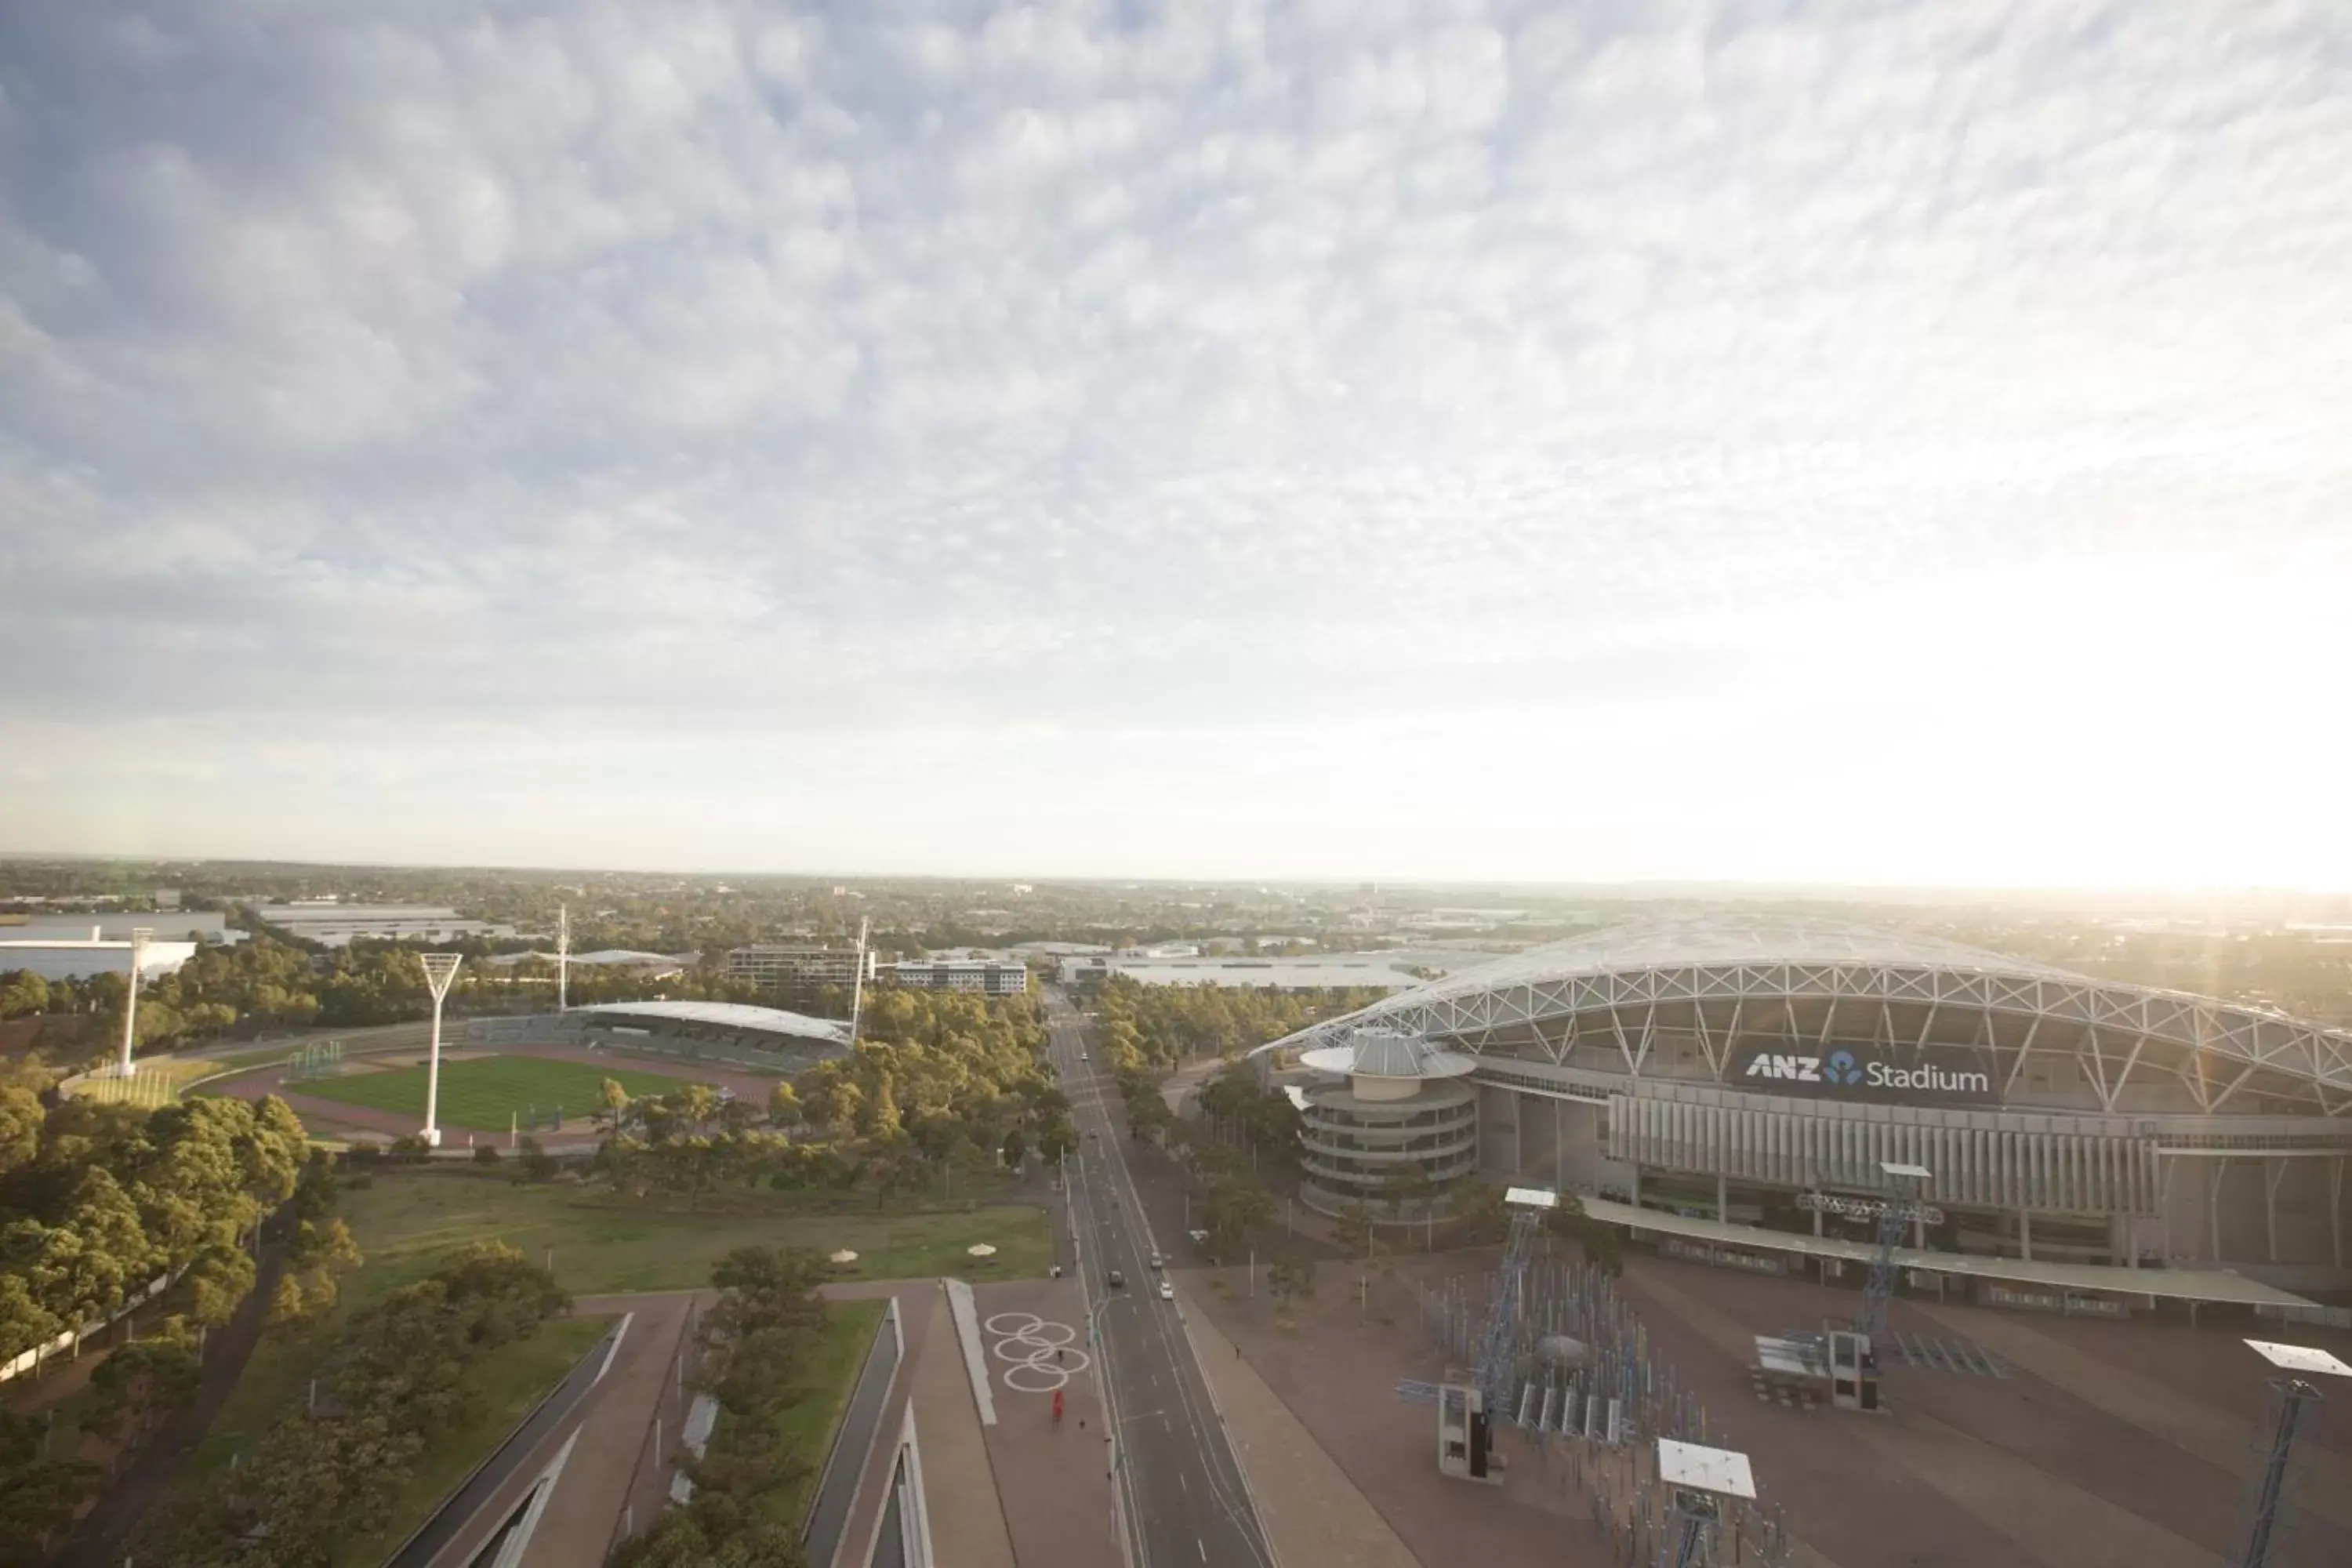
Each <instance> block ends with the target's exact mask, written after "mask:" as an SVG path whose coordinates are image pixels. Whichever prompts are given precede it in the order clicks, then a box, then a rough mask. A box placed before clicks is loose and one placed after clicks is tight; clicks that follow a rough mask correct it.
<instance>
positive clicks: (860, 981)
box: [849, 915, 874, 1047]
mask: <svg viewBox="0 0 2352 1568" xmlns="http://www.w3.org/2000/svg"><path fill="white" fill-rule="evenodd" d="M873 924H874V917H873V916H871V915H868V916H866V918H865V919H863V920H861V921H858V922H857V961H856V963H854V964H853V965H852V966H851V968H850V971H849V1043H850V1045H851V1046H852V1047H856V1044H857V1010H858V1007H859V1006H860V1005H862V1004H863V1003H864V1002H865V1000H866V931H867V929H868V928H869V927H871V926H872V925H873Z"/></svg>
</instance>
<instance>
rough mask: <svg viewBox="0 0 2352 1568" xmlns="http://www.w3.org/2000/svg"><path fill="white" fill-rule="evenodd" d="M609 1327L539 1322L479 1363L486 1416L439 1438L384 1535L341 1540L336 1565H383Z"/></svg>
mask: <svg viewBox="0 0 2352 1568" xmlns="http://www.w3.org/2000/svg"><path fill="white" fill-rule="evenodd" d="M612 1326H613V1325H612V1321H611V1320H609V1319H605V1318H558V1319H555V1320H553V1321H550V1322H546V1323H542V1324H541V1325H540V1330H539V1331H538V1332H537V1333H535V1334H533V1335H531V1336H530V1338H529V1339H527V1340H521V1341H519V1342H516V1343H514V1344H510V1345H507V1346H505V1347H503V1348H501V1349H500V1350H499V1351H498V1352H496V1353H495V1354H492V1355H489V1356H486V1357H484V1358H483V1359H482V1360H481V1361H480V1362H478V1363H476V1366H475V1369H474V1376H475V1379H476V1386H477V1387H478V1388H479V1389H480V1390H481V1393H482V1397H483V1404H482V1415H481V1418H480V1419H479V1420H478V1421H475V1422H474V1423H472V1424H471V1425H470V1426H460V1427H457V1428H456V1429H455V1430H453V1431H448V1432H439V1433H436V1434H435V1435H434V1436H433V1440H432V1442H431V1443H430V1444H429V1445H428V1446H427V1447H425V1452H424V1453H423V1454H421V1455H419V1456H418V1457H417V1460H416V1470H415V1474H413V1475H411V1476H410V1477H409V1478H408V1484H407V1485H406V1486H405V1487H403V1488H402V1489H401V1492H400V1498H399V1500H398V1501H396V1502H394V1504H393V1509H392V1522H391V1523H390V1524H388V1525H386V1526H385V1527H384V1529H383V1531H382V1532H381V1533H380V1534H376V1535H367V1536H361V1537H359V1538H357V1539H355V1540H352V1541H347V1542H343V1543H342V1546H341V1550H339V1551H338V1552H336V1553H335V1561H336V1562H337V1563H340V1564H353V1565H361V1564H365V1565H373V1564H375V1563H382V1562H383V1560H384V1558H385V1557H386V1556H388V1555H390V1553H391V1552H392V1549H393V1548H394V1547H395V1546H397V1545H399V1544H400V1543H401V1542H403V1541H404V1540H406V1539H407V1538H408V1533H409V1531H413V1530H415V1528H416V1527H417V1526H418V1525H420V1524H423V1523H424V1522H425V1517H426V1516H427V1515H428V1514H430V1513H431V1512H432V1511H433V1505H434V1504H436V1503H437V1502H439V1501H440V1500H442V1499H443V1498H445V1497H446V1496H447V1495H448V1494H449V1492H450V1491H451V1490H452V1489H455V1488H456V1486H457V1483H458V1482H459V1481H462V1480H464V1479H466V1477H467V1475H469V1474H470V1473H471V1472H472V1471H473V1468H474V1467H475V1466H476V1465H478V1464H480V1463H481V1462H482V1461H483V1460H484V1459H486V1458H489V1455H490V1450H491V1449H493V1448H495V1447H498V1446H499V1441H500V1440H501V1439H503V1438H504V1437H505V1436H506V1435H507V1434H508V1433H509V1432H511V1431H513V1430H514V1429H515V1427H516V1426H517V1425H518V1424H519V1423H520V1422H521V1420H522V1418H523V1417H524V1416H525V1415H529V1414H530V1409H531V1406H533V1405H537V1404H538V1403H539V1402H540V1400H541V1399H542V1398H544V1397H545V1396H546V1394H547V1392H548V1391H549V1390H550V1389H551V1388H553V1387H554V1386H555V1385H556V1384H558V1383H560V1382H561V1381H562V1378H563V1374H564V1373H567V1372H570V1371H571V1370H572V1366H573V1365H574V1364H575V1363H578V1361H579V1360H580V1358H581V1357H582V1356H583V1355H586V1354H587V1353H588V1348H589V1347H590V1346H591V1345H593V1344H594V1343H595V1342H597V1341H598V1340H601V1339H603V1338H604V1331H605V1330H607V1329H609V1328H611V1327H612Z"/></svg>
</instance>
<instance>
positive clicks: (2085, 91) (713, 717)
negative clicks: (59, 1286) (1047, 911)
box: [0, 0, 2352, 888]
mask: <svg viewBox="0 0 2352 1568" xmlns="http://www.w3.org/2000/svg"><path fill="white" fill-rule="evenodd" d="M2347 279H2352V14H2347V12H2346V11H2345V10H2344V9H2343V8H2342V7H2341V6H2339V5H2331V4H2326V3H2320V4H2313V5H2263V4H2255V3H2252V0H2212V3H2211V4H2206V5H2167V4H2155V3H2144V0H2135V3H2131V4H2115V5H2088V4H2071V3H2063V0H2035V3H2034V4H2032V5H2012V4H2008V3H2006V0H2004V3H2002V4H1997V5H1979V4H1972V3H1969V0H1935V3H1934V4H1930V5H1917V6H1908V5H1892V4H1853V5H1840V4H1817V5H1809V4H1795V3H1789V0H1780V3H1771V4H1764V3H1757V4H1747V3H1738V0H1723V3H1716V4H1689V5H1673V4H1653V3H1650V0H1601V3H1590V4H1580V3H1571V4H1558V3H1533V0H1529V3H1517V0H1487V3H1480V0H1450V3H1449V0H1393V3H1386V4H1384V3H1381V0H1365V3H1361V4H1340V3H1339V0H1294V3H1292V4H1286V5H1285V4H1272V5H1266V4H1257V3H1254V0H1232V3H1226V0H1181V3H1179V0H1170V3H1167V4H1157V3H1153V0H1092V3H1088V0H1076V3H1073V4H1055V3H1045V4H1038V5H1026V6H1021V7H1000V6H995V5H983V4H981V3H979V0H937V3H914V0H843V3H841V4H839V5H830V6H814V7H801V8H793V7H789V6H786V5H781V4H753V3H750V0H745V3H741V4H725V3H719V0H665V3H663V4H659V5H646V4H636V3H622V0H614V3H612V4H595V3H588V0H581V3H572V4H545V5H530V4H521V3H513V4H509V3H503V0H404V3H403V4H400V5H387V4H374V5H361V4H354V3H349V0H156V3H153V4H144V5H142V4H135V3H129V0H122V3H113V0H11V3H10V4H7V5H5V6H0V671H5V679H0V848H5V849H16V850H68V849H70V850H91V851H111V852H124V853H150V852H152V853H163V854H179V855H217V856H270V857H283V858H369V859H394V860H403V861H426V862H431V861H451V860H463V861H469V862H483V861H488V862H492V863H509V864H566V865H583V864H584V865H610V866H645V867H700V868H740V869H754V868H780V869H782V868H804V869H843V870H874V871H882V870H935V871H941V872H974V873H995V872H1006V873H1015V874H1018V873H1024V872H1027V873H1034V874H1055V873H1064V874H1079V873H1108V874H1118V873H1127V874H1173V875H1188V874H1198V875H1213V876H1224V875H1253V874H1254V875H1264V876H1304V875H1329V876H1338V877H1349V878H1352V877H1371V876H1379V877H1386V878H1463V879H1495V878H1528V879H1622V878H1644V877H1665V878H1684V877H1702V878H1724V879H1821V880H1836V881H1948V882H1959V883H1987V882H2008V883H2034V884H2071V885H2082V884H2105V885H2134V886H2183V885H2195V884H2204V883H2212V882H2229V883H2255V882H2260V883H2267V884H2275V885H2291V886H2306V887H2335V888H2352V806H2347V800H2352V795H2347V779H2352V283H2347Z"/></svg>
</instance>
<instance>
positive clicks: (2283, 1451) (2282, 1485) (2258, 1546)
mask: <svg viewBox="0 0 2352 1568" xmlns="http://www.w3.org/2000/svg"><path fill="white" fill-rule="evenodd" d="M2271 1394H2272V1396H2273V1403H2274V1404H2275V1405H2277V1407H2278V1420H2277V1422H2276V1423H2275V1424H2274V1425H2273V1426H2272V1428H2271V1440H2270V1447H2269V1451H2268V1452H2267V1453H2266V1454H2265V1455H2264V1456H2263V1468H2262V1469H2261V1470H2260V1471H2259V1472H2257V1474H2256V1475H2255V1477H2254V1489H2253V1495H2252V1498H2251V1499H2250V1500H2248V1503H2247V1511H2248V1512H2249V1513H2250V1514H2251V1515H2252V1518H2251V1519H2250V1520H2249V1521H2248V1525H2247V1531H2246V1545H2245V1551H2244V1554H2243V1555H2242V1556H2241V1557H2239V1558H2238V1559H2237V1568H2267V1564H2269V1563H2270V1562H2271V1561H2272V1555H2271V1554H2272V1553H2273V1552H2275V1551H2276V1550H2278V1548H2279V1546H2280V1543H2281V1537H2282V1536H2283V1535H2284V1523H2285V1520H2286V1494H2287V1486H2288V1482H2289V1480H2290V1479H2292V1477H2293V1473H2294V1472H2293V1465H2294V1439H2295V1434H2296V1432H2297V1431H2298V1430H2299V1429H2300V1428H2301V1427H2302V1426H2304V1424H2305V1417H2306V1415H2308V1413H2309V1407H2310V1406H2312V1405H2317V1404H2318V1403H2319V1400H2320V1394H2319V1390H2318V1389H2316V1388H2315V1387H2314V1386H2312V1385H2311V1384H2308V1383H2306V1382H2305V1381H2304V1380H2303V1379H2302V1378H2299V1377H2283V1378H2279V1379H2277V1380H2275V1381H2273V1383H2272V1384H2271Z"/></svg>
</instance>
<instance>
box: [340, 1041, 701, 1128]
mask: <svg viewBox="0 0 2352 1568" xmlns="http://www.w3.org/2000/svg"><path fill="white" fill-rule="evenodd" d="M608 1078H609V1079H613V1080H614V1082H616V1083H618V1084H619V1085H620V1086H621V1087H622V1088H623V1089H627V1090H628V1091H629V1093H630V1094H632V1095H639V1094H675V1093H677V1091H678V1090H680V1089H684V1088H685V1087H686V1086H687V1082H688V1080H687V1079H680V1078H665V1077H664V1076H662V1075H661V1074H660V1073H651V1072H631V1071H629V1070H627V1069H625V1068H602V1067H587V1066H584V1065H583V1064H581V1063H579V1062H565V1061H553V1060H551V1059H549V1058H545V1057H483V1058H478V1059H477V1060H473V1061H458V1062H452V1061H444V1062H443V1063H442V1064H441V1101H440V1104H439V1106H438V1107H437V1108H436V1115H437V1119H438V1120H439V1121H440V1122H441V1123H442V1124H443V1125H444V1126H447V1127H471V1128H474V1129H477V1130H478V1131H485V1132H504V1131H506V1130H507V1129H508V1127H509V1125H511V1124H512V1123H511V1119H512V1118H514V1117H518V1116H520V1117H523V1118H525V1119H526V1120H528V1118H529V1117H530V1114H531V1112H532V1111H533V1110H537V1111H538V1113H539V1114H540V1115H541V1116H548V1115H551V1114H552V1113H553V1111H554V1110H555V1108H556V1107H557V1106H559V1105H560V1106H562V1108H563V1111H564V1114H565V1116H566V1117H568V1118H570V1119H572V1121H576V1122H577V1123H579V1124H580V1125H581V1126H583V1127H585V1126H586V1125H587V1123H588V1121H589V1120H590V1118H592V1117H593V1116H594V1115H595V1113H596V1110H597V1100H596V1096H597V1090H598V1089H600V1088H602V1087H603V1084H604V1080H605V1079H608ZM299 1090H300V1092H301V1093H303V1094H306V1095H309V1096H310V1097H311V1098H312V1099H314V1100H334V1101H336V1102H337V1103H339V1104H342V1105H362V1106H366V1107H368V1108H369V1109H371V1110H392V1111H399V1112H402V1113H404V1114H405V1115H409V1116H414V1117H415V1118H417V1119H418V1120H419V1121H422V1120H423V1119H424V1116H425V1068H422V1067H407V1068H390V1069H389V1070H387V1071H383V1072H360V1073H352V1074H351V1075H349V1076H347V1077H343V1078H326V1079H313V1080H311V1081H310V1082H308V1083H304V1084H301V1085H299Z"/></svg>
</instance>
